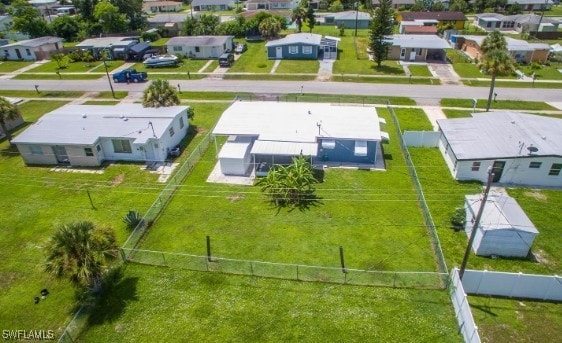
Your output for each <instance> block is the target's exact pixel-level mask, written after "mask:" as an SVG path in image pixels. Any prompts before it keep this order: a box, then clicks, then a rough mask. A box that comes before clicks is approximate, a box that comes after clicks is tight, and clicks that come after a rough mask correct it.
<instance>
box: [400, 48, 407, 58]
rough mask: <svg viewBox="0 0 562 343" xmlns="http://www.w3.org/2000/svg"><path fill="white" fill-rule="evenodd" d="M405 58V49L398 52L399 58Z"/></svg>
mask: <svg viewBox="0 0 562 343" xmlns="http://www.w3.org/2000/svg"><path fill="white" fill-rule="evenodd" d="M404 56H406V49H402V50H400V57H404Z"/></svg>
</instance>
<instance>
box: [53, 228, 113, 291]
mask: <svg viewBox="0 0 562 343" xmlns="http://www.w3.org/2000/svg"><path fill="white" fill-rule="evenodd" d="M46 252H47V259H46V263H45V270H46V271H47V272H49V273H51V274H53V275H55V276H56V277H59V278H61V277H69V278H70V280H71V281H72V282H73V283H74V284H75V285H77V286H87V287H89V288H90V289H91V290H92V291H94V292H97V291H99V290H100V289H101V282H102V278H103V274H104V271H105V269H106V267H107V263H108V261H109V259H111V258H115V257H117V252H118V247H117V244H116V243H115V234H114V233H113V230H111V229H110V228H107V227H97V226H95V225H94V224H93V223H92V222H88V221H82V222H76V223H71V224H65V225H61V226H60V227H59V228H58V231H57V232H56V233H55V234H54V235H53V237H51V239H50V240H49V242H48V244H47V247H46Z"/></svg>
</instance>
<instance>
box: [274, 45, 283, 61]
mask: <svg viewBox="0 0 562 343" xmlns="http://www.w3.org/2000/svg"><path fill="white" fill-rule="evenodd" d="M275 58H279V59H281V58H283V47H281V46H278V47H276V48H275Z"/></svg>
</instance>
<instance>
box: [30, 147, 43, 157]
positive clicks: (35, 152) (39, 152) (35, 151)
mask: <svg viewBox="0 0 562 343" xmlns="http://www.w3.org/2000/svg"><path fill="white" fill-rule="evenodd" d="M29 150H30V151H31V154H33V155H43V150H42V149H41V147H40V146H39V145H30V146H29Z"/></svg>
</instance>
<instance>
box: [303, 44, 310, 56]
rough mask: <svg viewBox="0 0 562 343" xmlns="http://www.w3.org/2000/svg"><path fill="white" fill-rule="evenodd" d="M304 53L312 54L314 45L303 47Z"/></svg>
mask: <svg viewBox="0 0 562 343" xmlns="http://www.w3.org/2000/svg"><path fill="white" fill-rule="evenodd" d="M302 53H303V54H305V55H310V54H312V47H311V46H303V47H302Z"/></svg>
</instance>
